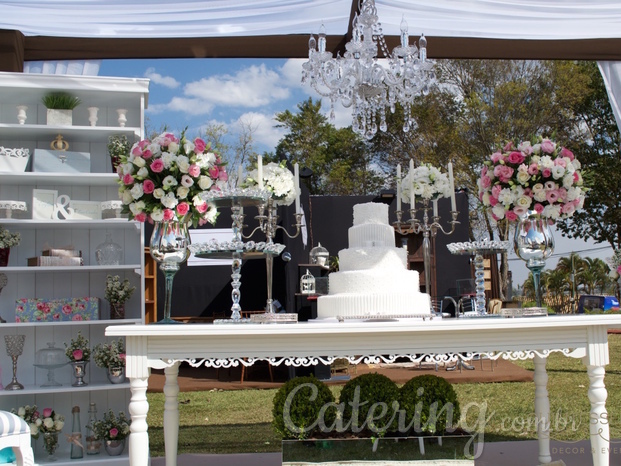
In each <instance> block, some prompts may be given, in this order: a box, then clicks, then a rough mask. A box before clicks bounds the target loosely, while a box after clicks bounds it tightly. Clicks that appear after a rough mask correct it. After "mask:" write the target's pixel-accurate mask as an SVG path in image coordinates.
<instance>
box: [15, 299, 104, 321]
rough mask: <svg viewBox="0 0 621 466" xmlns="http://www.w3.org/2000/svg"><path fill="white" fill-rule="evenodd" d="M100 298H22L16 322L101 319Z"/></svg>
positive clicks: (17, 310)
mask: <svg viewBox="0 0 621 466" xmlns="http://www.w3.org/2000/svg"><path fill="white" fill-rule="evenodd" d="M99 301H100V300H99V298H93V297H86V298H54V299H45V298H20V299H18V300H17V301H16V306H15V322H66V321H72V320H73V321H80V320H98V319H99Z"/></svg>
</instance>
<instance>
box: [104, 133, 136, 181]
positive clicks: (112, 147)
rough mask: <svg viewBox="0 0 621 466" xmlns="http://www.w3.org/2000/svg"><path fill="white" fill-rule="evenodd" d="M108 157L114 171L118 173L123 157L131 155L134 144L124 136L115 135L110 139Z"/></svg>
mask: <svg viewBox="0 0 621 466" xmlns="http://www.w3.org/2000/svg"><path fill="white" fill-rule="evenodd" d="M107 148H108V155H109V156H110V161H111V162H112V171H114V172H116V167H117V166H118V164H119V163H120V162H121V156H122V155H124V156H127V155H129V151H130V150H131V148H132V143H131V142H130V141H129V139H127V136H125V135H124V134H113V135H112V136H110V137H109V138H108V145H107Z"/></svg>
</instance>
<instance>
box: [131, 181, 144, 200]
mask: <svg viewBox="0 0 621 466" xmlns="http://www.w3.org/2000/svg"><path fill="white" fill-rule="evenodd" d="M130 193H131V195H132V198H133V199H140V198H141V197H142V195H143V194H144V191H143V190H142V183H136V184H135V185H134V186H133V187H132V189H131V190H130Z"/></svg>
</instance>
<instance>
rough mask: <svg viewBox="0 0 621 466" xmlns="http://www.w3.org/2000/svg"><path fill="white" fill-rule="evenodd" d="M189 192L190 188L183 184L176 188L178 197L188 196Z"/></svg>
mask: <svg viewBox="0 0 621 466" xmlns="http://www.w3.org/2000/svg"><path fill="white" fill-rule="evenodd" d="M189 193H190V188H186V187H185V186H179V187H178V188H177V197H178V198H179V199H185V198H186V197H188V194H189Z"/></svg>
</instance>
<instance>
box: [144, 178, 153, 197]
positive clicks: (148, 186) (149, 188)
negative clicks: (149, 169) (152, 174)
mask: <svg viewBox="0 0 621 466" xmlns="http://www.w3.org/2000/svg"><path fill="white" fill-rule="evenodd" d="M142 191H143V192H144V193H145V194H151V193H152V192H153V191H155V183H154V182H153V181H151V180H144V183H142Z"/></svg>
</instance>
